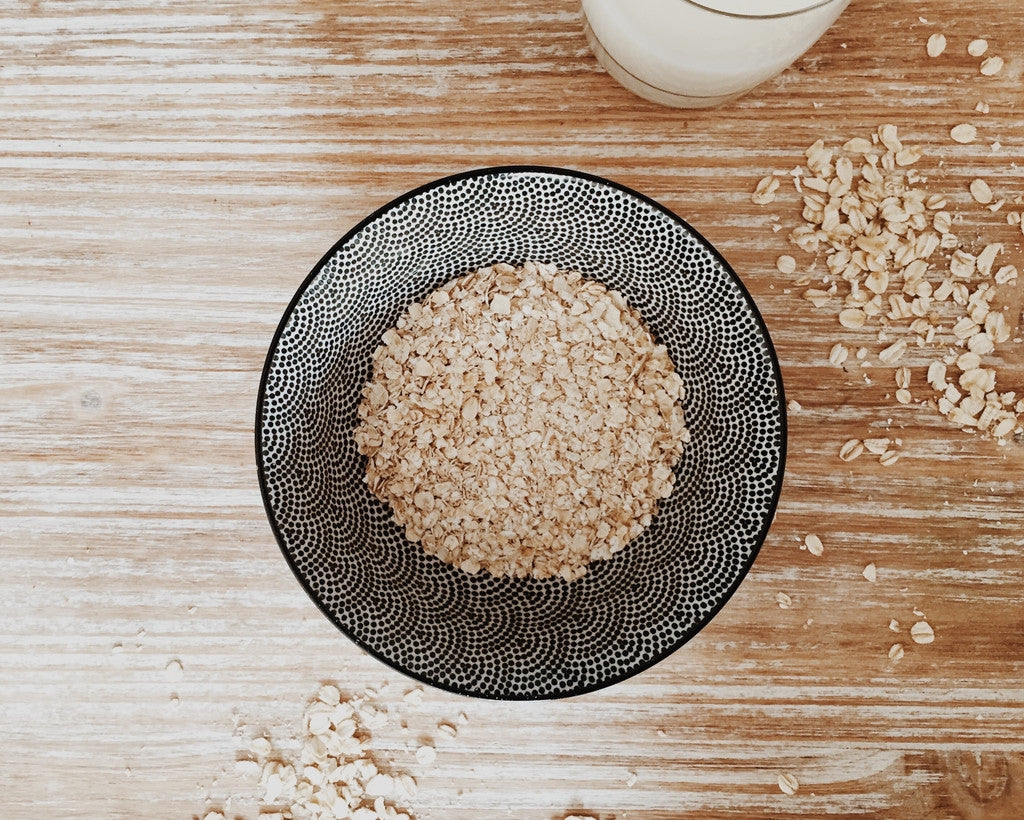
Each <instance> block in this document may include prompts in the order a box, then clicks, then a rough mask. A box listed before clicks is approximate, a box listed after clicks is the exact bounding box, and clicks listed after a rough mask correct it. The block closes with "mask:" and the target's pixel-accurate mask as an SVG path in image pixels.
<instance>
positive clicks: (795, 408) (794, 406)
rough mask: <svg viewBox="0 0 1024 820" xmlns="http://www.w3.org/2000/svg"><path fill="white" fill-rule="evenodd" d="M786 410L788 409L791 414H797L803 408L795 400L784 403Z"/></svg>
mask: <svg viewBox="0 0 1024 820" xmlns="http://www.w3.org/2000/svg"><path fill="white" fill-rule="evenodd" d="M786 409H788V410H789V411H790V412H791V413H799V412H800V411H801V410H803V409H804V408H803V405H801V404H800V402H798V401H797V400H796V399H790V400H789V401H788V402H786Z"/></svg>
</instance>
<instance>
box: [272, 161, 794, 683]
mask: <svg viewBox="0 0 1024 820" xmlns="http://www.w3.org/2000/svg"><path fill="white" fill-rule="evenodd" d="M527 260H535V261H541V262H548V263H552V264H554V265H556V266H557V267H558V268H560V269H564V270H578V271H580V272H581V273H583V274H584V275H585V276H587V277H590V278H592V279H595V280H597V281H599V282H602V283H604V284H605V285H607V286H608V287H609V288H614V289H617V290H619V291H621V292H622V293H623V295H624V296H625V297H626V299H627V300H628V302H629V303H630V304H631V305H632V306H633V307H634V308H636V309H637V310H638V311H639V313H640V314H641V316H642V317H643V318H644V321H645V323H646V325H647V327H648V328H649V329H650V330H651V332H652V333H653V334H654V336H655V338H656V339H657V340H658V341H660V342H662V343H664V344H665V345H666V346H667V348H668V351H669V354H670V356H671V358H672V360H673V362H674V363H675V365H676V369H677V371H678V372H679V374H680V376H681V377H682V379H683V382H684V383H685V386H686V400H685V405H684V408H685V412H686V421H687V427H688V428H689V430H690V433H691V442H690V443H689V444H688V445H687V447H686V449H685V451H684V454H683V457H682V459H681V460H680V462H679V463H678V465H677V467H676V470H675V472H676V484H675V489H674V491H673V493H672V495H671V496H670V497H669V498H667V499H665V500H664V501H663V502H662V503H661V505H660V509H659V512H658V514H657V515H656V516H655V518H654V520H653V522H652V523H651V525H650V526H649V527H648V528H647V529H646V530H645V531H644V532H643V534H642V535H641V536H640V537H639V538H637V539H636V540H635V541H633V542H632V543H630V544H629V545H628V546H627V547H626V548H625V549H624V550H623V551H622V552H620V553H618V554H616V555H615V556H614V557H613V558H611V559H609V560H607V561H598V562H595V563H594V564H592V565H591V567H590V568H589V571H588V573H587V574H586V575H585V576H584V577H583V578H582V579H579V580H577V581H573V582H570V583H567V582H565V581H563V580H561V579H558V578H555V579H548V580H543V581H541V580H536V579H512V578H495V577H492V576H490V575H487V574H484V573H481V574H477V575H469V574H467V573H466V572H463V571H462V570H460V569H457V568H454V567H451V566H449V565H447V564H445V563H443V562H441V561H440V560H439V559H437V558H435V557H433V556H431V555H429V554H427V553H426V552H425V551H424V550H423V549H422V548H421V547H420V546H419V545H418V544H415V543H411V542H410V541H408V540H407V539H406V537H405V535H404V532H403V530H402V528H400V527H399V526H397V525H396V524H394V523H392V521H391V512H390V509H389V508H388V507H387V506H386V505H384V504H383V503H382V502H381V501H379V500H378V499H377V498H375V497H374V496H373V495H372V494H371V493H370V491H369V490H368V489H367V487H366V484H365V482H364V473H365V461H364V459H363V457H362V456H360V455H359V454H358V453H357V451H356V447H355V444H354V442H353V439H352V431H353V430H354V429H355V426H356V423H357V420H356V408H357V406H358V403H359V399H360V393H361V390H362V387H363V385H364V384H365V383H366V381H367V380H368V379H369V377H370V374H371V364H370V356H371V354H372V352H373V350H374V349H375V348H376V347H377V345H378V344H379V342H380V338H381V335H382V334H383V332H384V331H385V330H387V329H388V328H389V327H391V326H393V325H394V323H395V321H396V319H397V318H398V316H399V314H401V313H402V312H403V311H404V310H405V309H406V308H407V307H408V305H409V304H410V303H411V302H413V301H416V300H419V299H422V298H423V297H424V296H426V295H428V294H429V293H430V292H432V291H433V290H435V289H436V288H438V287H439V286H441V285H443V284H444V283H446V282H448V281H450V280H451V279H454V278H456V277H458V276H461V275H463V274H465V273H467V272H469V271H471V270H474V269H476V268H479V267H482V266H484V265H489V264H493V263H496V262H508V263H511V264H519V263H522V262H524V261H527ZM785 440H786V420H785V402H784V398H783V388H782V379H781V374H780V371H779V365H778V361H777V359H776V357H775V353H774V350H773V348H772V344H771V341H770V339H769V337H768V333H767V330H766V328H765V325H764V322H763V321H762V319H761V317H760V315H759V313H758V311H757V309H756V307H755V306H754V303H753V301H752V300H751V298H750V296H749V294H748V293H747V291H746V289H745V288H744V287H743V285H742V284H741V282H740V280H739V279H738V277H737V276H736V274H735V273H734V272H733V271H732V270H731V268H730V267H729V266H728V264H727V263H726V262H725V260H724V259H723V258H722V257H721V256H720V255H719V254H718V252H717V251H715V249H714V248H713V247H711V245H710V244H709V243H708V242H707V241H705V240H704V239H703V238H702V237H701V236H700V235H699V234H697V233H696V232H695V231H694V230H693V229H692V228H691V227H690V226H689V225H687V224H686V223H685V222H684V221H683V220H681V219H680V218H679V217H677V216H675V215H674V214H673V213H671V212H670V211H668V210H667V209H666V208H664V207H662V206H660V205H659V204H657V203H656V202H654V201H652V200H651V199H648V198H647V197H645V196H643V195H641V194H638V193H636V192H634V191H631V190H629V189H628V188H625V187H623V186H621V185H618V184H615V183H613V182H609V181H608V180H605V179H601V178H598V177H594V176H590V175H587V174H582V173H577V172H573V171H566V170H563V169H557V168H543V167H502V168H488V169H483V170H478V171H472V172H469V173H464V174H458V175H456V176H451V177H447V178H445V179H440V180H438V181H436V182H433V183H430V184H428V185H425V186H423V187H421V188H418V189H416V190H414V191H411V192H409V193H407V194H405V195H403V196H401V197H399V198H398V199H396V200H394V201H393V202H391V203H389V204H388V205H386V206H384V207H383V208H381V209H380V210H378V211H377V212H376V213H374V214H372V215H371V216H369V217H367V218H366V219H365V220H364V221H363V222H362V223H360V224H359V225H358V226H356V227H355V228H354V229H353V230H352V231H350V232H349V233H348V234H347V235H346V236H345V237H344V238H343V239H341V241H339V242H338V243H337V244H336V245H335V246H334V247H333V248H332V249H331V250H330V252H329V253H328V254H327V255H326V256H324V257H323V259H321V260H320V262H319V263H318V264H317V265H316V267H315V268H314V269H313V271H312V273H310V275H309V276H308V277H307V278H306V280H305V282H303V284H302V286H301V287H300V288H299V290H298V293H296V295H295V297H294V298H293V300H292V302H291V304H290V305H289V306H288V309H287V311H286V312H285V315H284V317H283V319H282V320H281V323H280V326H279V327H278V330H277V333H276V335H275V336H274V339H273V342H272V344H271V346H270V351H269V354H268V356H267V360H266V365H265V367H264V371H263V378H262V382H261V384H260V391H259V401H258V407H257V415H256V456H257V467H258V471H259V481H260V487H261V490H262V493H263V499H264V503H265V505H266V509H267V514H268V516H269V518H270V523H271V526H272V528H273V531H274V534H275V535H276V537H277V540H278V542H279V543H280V546H281V549H282V551H283V552H284V555H285V557H286V559H287V560H288V563H289V564H290V565H291V568H292V570H293V571H294V572H295V575H296V576H297V577H298V579H299V581H300V582H301V584H302V585H303V587H304V588H305V589H306V591H307V592H308V593H309V595H310V596H311V597H312V599H313V600H314V601H315V602H316V603H317V605H318V606H319V607H320V608H321V609H322V610H323V612H324V613H325V614H326V615H327V617H328V618H330V619H331V621H333V622H334V624H336V625H337V627H338V628H339V629H340V630H341V631H342V632H344V633H345V634H346V635H348V636H349V638H351V639H352V640H353V641H355V643H357V644H358V645H359V646H361V647H363V648H364V649H365V650H366V651H368V652H369V653H371V654H372V655H374V656H376V657H377V658H379V659H380V660H382V661H384V662H385V663H387V664H389V665H390V666H392V667H394V668H395V669H397V670H399V671H400V672H403V673H405V674H406V675H409V676H411V677H413V678H416V679H418V680H420V681H422V682H424V683H427V684H430V685H433V686H436V687H440V688H442V689H447V690H450V691H453V692H458V693H462V694H466V695H473V696H478V697H488V698H501V699H510V700H519V699H539V698H555V697H562V696H567V695H575V694H580V693H583V692H588V691H591V690H594V689H598V688H600V687H603V686H607V685H609V684H612V683H615V682H617V681H621V680H623V679H625V678H628V677H630V676H632V675H635V674H636V673H638V672H640V671H642V670H644V669H646V668H647V667H650V666H651V665H653V664H654V663H656V662H658V661H660V660H662V659H664V658H665V657H667V656H668V655H669V654H671V653H672V652H674V651H675V650H676V649H678V648H679V647H681V646H682V645H683V644H685V643H686V642H687V641H688V640H689V639H691V638H692V637H693V636H694V635H696V634H697V632H699V631H700V630H701V629H702V628H703V627H704V626H705V625H706V624H707V623H708V622H709V621H710V620H711V619H712V618H713V617H714V616H715V614H716V613H717V612H718V611H719V610H720V609H721V608H722V606H723V605H724V604H725V602H726V601H727V600H728V599H729V597H730V596H731V595H732V594H733V592H734V591H735V590H736V588H737V587H738V586H739V584H740V582H741V580H742V579H743V577H744V576H745V575H746V573H747V571H748V570H749V569H750V566H751V565H752V563H753V561H754V558H755V556H756V555H757V552H758V549H759V548H760V546H761V544H762V542H763V541H764V538H765V536H766V534H767V531H768V527H769V525H770V523H771V520H772V516H773V514H774V511H775V507H776V504H777V502H778V498H779V492H780V490H781V485H782V474H783V468H784V463H785V448H786V441H785Z"/></svg>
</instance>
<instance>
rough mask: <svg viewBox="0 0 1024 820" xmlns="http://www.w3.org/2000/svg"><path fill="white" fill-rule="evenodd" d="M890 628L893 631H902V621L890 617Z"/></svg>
mask: <svg viewBox="0 0 1024 820" xmlns="http://www.w3.org/2000/svg"><path fill="white" fill-rule="evenodd" d="M889 629H891V630H892V631H893V632H899V631H900V622H899V621H897V620H896V619H895V618H890V619H889Z"/></svg>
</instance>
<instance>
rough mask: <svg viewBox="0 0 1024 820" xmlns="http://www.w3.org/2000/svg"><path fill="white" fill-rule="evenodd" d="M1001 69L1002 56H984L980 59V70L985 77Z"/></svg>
mask: <svg viewBox="0 0 1024 820" xmlns="http://www.w3.org/2000/svg"><path fill="white" fill-rule="evenodd" d="M1002 70H1003V58H1002V57H986V58H985V59H984V60H982V63H981V68H980V69H979V71H981V73H982V74H984V75H985V76H986V77H991V76H993V75H994V74H998V73H999V72H1000V71H1002Z"/></svg>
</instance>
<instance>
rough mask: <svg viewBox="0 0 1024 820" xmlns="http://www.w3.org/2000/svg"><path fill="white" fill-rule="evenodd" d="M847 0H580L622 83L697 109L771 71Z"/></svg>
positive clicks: (599, 47)
mask: <svg viewBox="0 0 1024 820" xmlns="http://www.w3.org/2000/svg"><path fill="white" fill-rule="evenodd" d="M848 3H849V0H583V13H584V15H585V17H586V30H587V39H588V40H589V41H590V45H591V48H593V50H594V54H595V55H596V56H597V58H598V60H599V61H600V63H601V65H603V66H604V67H605V69H606V70H607V71H608V73H609V74H611V75H612V76H613V77H615V79H616V80H618V81H619V82H620V83H622V85H624V86H625V87H626V88H628V89H629V90H630V91H633V92H634V93H636V94H639V95H640V96H641V97H645V98H647V99H649V100H653V101H655V102H658V103H662V104H664V105H674V106H679V107H685V108H702V107H705V106H710V105H717V104H718V103H721V102H725V101H727V100H731V99H734V98H736V97H738V96H740V95H741V94H743V93H744V92H746V91H749V90H751V89H752V88H754V86H756V85H759V84H760V83H762V82H764V81H765V80H767V79H769V78H770V77H773V76H775V75H776V74H778V73H779V72H780V71H782V70H783V69H784V68H786V66H788V65H790V64H791V63H792V62H793V61H794V60H796V58H797V57H799V56H800V55H801V54H803V53H804V52H805V51H806V50H807V49H808V48H810V47H811V45H813V44H814V42H815V41H816V40H817V39H818V38H819V37H820V36H821V35H822V34H823V33H824V32H825V30H826V29H827V28H828V27H829V26H830V25H832V23H833V22H834V21H835V19H836V18H837V17H838V16H839V14H840V13H841V12H842V11H843V9H844V8H846V6H847V4H848Z"/></svg>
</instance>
